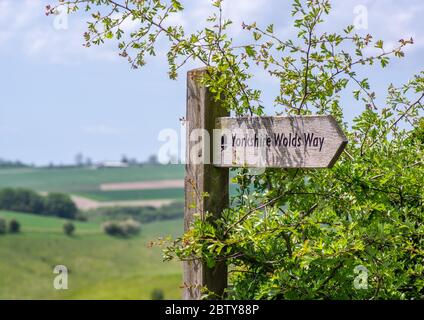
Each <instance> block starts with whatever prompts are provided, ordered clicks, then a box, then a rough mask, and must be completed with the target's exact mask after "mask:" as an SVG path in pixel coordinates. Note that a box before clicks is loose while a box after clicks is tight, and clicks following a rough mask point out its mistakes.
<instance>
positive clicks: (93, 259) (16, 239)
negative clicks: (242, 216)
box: [0, 211, 183, 299]
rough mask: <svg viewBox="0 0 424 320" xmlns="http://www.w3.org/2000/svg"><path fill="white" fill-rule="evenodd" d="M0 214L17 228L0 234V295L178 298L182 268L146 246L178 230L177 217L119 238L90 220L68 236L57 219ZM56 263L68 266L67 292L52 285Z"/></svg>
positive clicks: (24, 297)
mask: <svg viewBox="0 0 424 320" xmlns="http://www.w3.org/2000/svg"><path fill="white" fill-rule="evenodd" d="M0 217H3V218H6V219H8V220H9V219H12V218H15V219H17V220H18V221H19V222H20V223H21V226H22V231H21V233H20V234H15V235H11V234H6V235H1V236H0V299H149V298H150V293H151V291H152V290H153V289H156V288H158V289H162V290H163V291H164V292H165V298H166V299H179V298H180V297H181V292H180V291H181V289H180V288H179V286H180V285H181V282H182V281H181V279H182V275H181V274H182V271H181V266H180V265H179V264H178V263H175V262H174V263H170V262H162V252H161V250H162V249H161V248H157V247H154V248H149V247H148V243H149V242H150V241H151V240H155V239H157V238H158V237H159V236H167V235H173V236H176V235H179V234H181V233H182V225H183V222H182V221H181V220H173V221H164V222H157V223H151V224H146V225H144V226H143V228H142V232H141V234H140V235H139V236H137V237H134V238H131V239H119V238H113V237H110V236H107V235H105V234H104V233H103V232H102V231H101V226H100V224H98V223H94V222H76V223H75V225H76V233H75V236H73V237H68V236H65V235H64V234H63V231H62V226H63V224H64V222H65V220H62V219H58V218H51V217H40V216H36V215H31V214H23V213H13V212H4V211H0ZM59 264H61V265H65V266H67V267H68V268H69V271H70V273H69V290H63V291H58V290H55V289H54V288H53V280H54V278H55V276H57V275H56V274H54V273H53V268H54V266H56V265H59Z"/></svg>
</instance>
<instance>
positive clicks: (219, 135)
mask: <svg viewBox="0 0 424 320" xmlns="http://www.w3.org/2000/svg"><path fill="white" fill-rule="evenodd" d="M216 128H217V129H218V130H214V152H213V154H214V164H215V165H216V166H218V167H242V166H246V167H256V168H263V167H271V168H272V167H274V168H330V167H332V166H333V165H334V163H335V162H336V161H337V159H338V157H339V156H340V154H341V153H342V151H343V149H344V147H345V146H346V144H347V138H346V136H345V135H344V133H343V131H342V130H341V129H340V127H339V125H338V124H337V122H336V121H335V119H334V118H333V117H332V116H290V117H247V118H229V117H224V118H217V120H216Z"/></svg>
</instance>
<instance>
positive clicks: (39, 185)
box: [0, 165, 184, 201]
mask: <svg viewBox="0 0 424 320" xmlns="http://www.w3.org/2000/svg"><path fill="white" fill-rule="evenodd" d="M168 179H184V166H182V165H166V166H165V165H156V166H151V165H145V166H142V167H129V168H116V169H110V168H104V169H96V170H95V169H90V168H52V169H48V168H19V169H0V188H5V187H14V188H16V187H20V188H28V189H32V190H35V191H47V192H64V193H69V194H77V195H81V196H84V197H88V198H90V199H93V200H99V201H119V200H123V201H124V200H152V199H182V198H183V192H182V189H181V188H180V189H178V188H176V189H157V190H138V191H137V190H134V191H132V190H124V191H107V192H103V191H100V187H99V186H100V184H102V183H120V182H141V181H155V180H168Z"/></svg>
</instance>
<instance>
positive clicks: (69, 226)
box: [63, 221, 75, 236]
mask: <svg viewBox="0 0 424 320" xmlns="http://www.w3.org/2000/svg"><path fill="white" fill-rule="evenodd" d="M63 232H64V233H65V234H66V235H67V236H72V235H73V234H74V232H75V225H74V224H73V223H72V222H69V221H68V222H66V223H65V224H64V225H63Z"/></svg>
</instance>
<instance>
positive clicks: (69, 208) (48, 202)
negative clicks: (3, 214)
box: [0, 188, 78, 219]
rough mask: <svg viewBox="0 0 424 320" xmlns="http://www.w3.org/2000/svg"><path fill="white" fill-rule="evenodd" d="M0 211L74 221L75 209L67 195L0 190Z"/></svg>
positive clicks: (25, 190) (9, 189) (21, 190)
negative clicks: (45, 194) (44, 194)
mask: <svg viewBox="0 0 424 320" xmlns="http://www.w3.org/2000/svg"><path fill="white" fill-rule="evenodd" d="M0 209H3V210H11V211H19V212H28V213H34V214H40V215H49V216H57V217H61V218H67V219H74V218H75V217H76V214H77V211H78V210H77V207H76V206H75V204H74V202H73V201H72V200H71V198H70V197H69V196H68V195H65V194H61V193H49V194H48V195H47V196H42V195H39V194H38V193H36V192H35V191H32V190H28V189H12V188H5V189H1V190H0Z"/></svg>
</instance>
